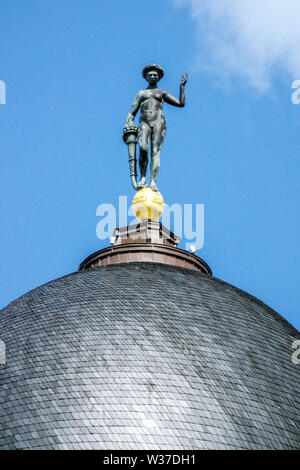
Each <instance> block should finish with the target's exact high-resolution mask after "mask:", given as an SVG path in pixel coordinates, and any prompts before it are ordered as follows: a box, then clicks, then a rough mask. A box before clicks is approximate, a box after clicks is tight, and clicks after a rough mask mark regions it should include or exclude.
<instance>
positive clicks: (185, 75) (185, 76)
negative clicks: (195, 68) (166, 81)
mask: <svg viewBox="0 0 300 470" xmlns="http://www.w3.org/2000/svg"><path fill="white" fill-rule="evenodd" d="M188 76H189V74H188V73H187V72H186V73H184V74H183V75H182V77H181V82H180V85H181V86H185V85H186V82H187V81H188Z"/></svg>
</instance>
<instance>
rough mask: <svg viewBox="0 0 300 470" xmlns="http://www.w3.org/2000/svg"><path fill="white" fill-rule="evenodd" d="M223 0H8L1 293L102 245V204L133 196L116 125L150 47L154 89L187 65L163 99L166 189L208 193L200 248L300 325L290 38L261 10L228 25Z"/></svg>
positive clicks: (166, 192) (0, 72)
mask: <svg viewBox="0 0 300 470" xmlns="http://www.w3.org/2000/svg"><path fill="white" fill-rule="evenodd" d="M225 3H226V2H225ZM233 3H234V2H233ZM281 3H282V2H281ZM287 3H288V2H287ZM214 4H215V2H214V1H212V2H209V1H206V0H204V1H203V2H201V1H200V0H199V1H192V0H191V1H188V0H187V1H179V2H178V1H177V2H175V1H171V0H170V1H169V0H153V1H152V2H140V1H137V0H132V1H130V2H124V1H122V0H113V1H112V2H102V1H99V0H89V1H88V2H84V1H83V0H52V1H51V2H49V1H48V0H27V1H26V2H24V1H22V0H4V1H2V6H1V17H0V80H4V81H5V83H6V87H7V96H6V104H5V105H0V123H1V127H0V133H1V140H0V146H1V202H0V204H1V266H0V269H1V286H0V307H3V306H5V305H6V304H7V303H9V302H10V301H12V300H13V299H15V298H17V297H18V296H20V295H22V294H23V293H25V292H27V291H28V290H30V289H33V288H35V287H37V286H39V285H40V284H42V283H45V282H47V281H50V280H52V279H55V278H57V277H59V276H62V275H65V274H68V273H70V272H73V271H75V270H76V269H77V267H78V265H79V264H80V262H81V261H82V260H83V259H84V258H85V257H86V256H87V255H89V254H90V253H92V252H93V251H96V250H98V249H100V248H103V247H104V246H106V245H107V241H106V242H104V241H101V240H99V239H98V238H97V237H96V225H97V222H98V220H99V219H98V218H97V217H96V208H97V206H98V205H99V204H101V203H111V204H114V205H117V203H118V197H119V195H127V196H128V199H129V201H131V199H132V198H133V195H134V193H133V190H132V189H131V186H130V181H129V170H128V162H127V153H126V152H127V150H126V147H125V146H124V144H123V142H122V140H121V131H122V127H123V125H124V121H125V117H126V114H127V112H128V110H129V107H130V104H131V102H132V100H133V98H134V96H135V94H136V92H137V91H138V90H139V89H141V88H143V87H145V82H144V80H143V79H142V77H141V70H142V68H143V67H144V65H146V64H148V63H153V62H154V63H158V64H160V65H162V66H163V68H164V70H165V77H164V79H163V80H162V81H161V82H160V86H161V88H164V89H166V90H168V91H170V92H171V93H172V94H175V95H177V94H178V86H179V81H180V77H181V74H182V73H183V72H185V71H188V72H190V79H189V82H188V84H187V87H186V92H187V105H186V107H185V108H183V109H178V108H173V107H170V106H168V105H165V115H166V119H167V126H168V131H167V136H166V140H165V143H164V146H163V149H162V159H161V171H160V174H159V179H158V183H159V189H160V191H161V192H162V194H163V196H164V199H165V201H166V202H167V203H169V204H173V203H176V202H178V203H181V204H184V203H193V204H196V203H202V204H205V245H204V248H203V249H202V250H200V251H199V252H197V254H198V255H199V256H200V257H202V258H203V259H204V260H205V261H206V262H207V263H208V264H209V265H210V266H211V268H212V270H213V273H214V275H215V276H216V277H219V278H221V279H223V280H225V281H227V282H229V283H231V284H233V285H235V286H238V287H240V288H241V289H244V290H246V291H247V292H249V293H251V294H253V295H255V296H257V297H258V298H260V299H261V300H263V301H264V302H265V303H267V304H268V305H270V306H271V307H272V308H274V309H275V310H276V311H278V312H279V313H281V314H282V315H283V316H284V317H285V318H287V319H288V320H289V321H290V322H291V323H292V324H293V325H295V326H296V327H298V329H299V327H300V319H299V315H298V305H299V304H300V290H299V287H298V284H299V131H300V104H299V105H295V104H293V103H292V101H291V94H292V91H293V90H292V89H291V83H292V81H293V80H296V79H300V71H299V75H297V73H298V72H297V68H296V66H294V64H296V63H297V60H296V59H297V57H296V52H295V51H294V52H293V51H292V52H291V50H290V49H291V48H289V47H288V46H289V43H286V39H285V38H286V34H283V33H284V28H283V33H282V38H283V39H282V41H283V42H284V44H282V43H280V44H278V41H279V40H278V37H277V39H276V37H275V35H274V30H273V29H272V28H273V27H272V24H269V23H270V22H271V23H272V21H273V20H272V18H270V17H269V16H268V15H267V14H265V12H260V13H261V16H258V17H257V19H256V18H254V19H253V15H252V16H251V14H250V13H249V15H248V16H246V17H244V16H243V15H242V16H240V18H241V22H240V24H241V25H242V26H243V27H238V23H236V24H235V29H234V30H230V27H229V26H228V28H227V29H226V30H224V31H221V32H220V28H219V24H220V20H222V19H223V21H222V25H226V24H227V23H226V21H227V22H228V25H232V22H230V18H231V17H230V15H233V14H234V13H236V12H232V11H231V9H229V10H226V11H225V10H223V11H221V12H218V14H216V10H215V9H213V10H210V9H209V8H210V7H211V5H212V6H214ZM203 5H205V6H206V9H205V11H204V12H203V11H202V7H203ZM283 8H285V7H284V6H283ZM239 13H241V12H239ZM276 13H278V15H277V16H276V15H275V14H274V21H275V24H274V28H275V27H276V26H277V24H276V21H279V20H278V18H280V14H279V13H280V12H279V11H277V10H276ZM222 15H223V16H222ZM264 15H265V16H264ZM234 17H235V18H239V17H238V15H236V14H235V15H234ZM245 18H246V20H247V18H252V20H251V21H252V22H251V24H250V25H248V26H249V28H246V27H245V21H246V20H245ZM266 18H267V20H266ZM289 18H290V16H288V17H287V18H285V22H286V23H288V21H289ZM263 19H264V20H266V21H267V23H268V27H269V28H268V34H267V35H266V34H265V35H263V38H261V40H260V36H259V34H257V28H255V27H254V26H255V25H256V23H255V21H257V24H258V25H262V27H263V24H264V23H263ZM236 21H237V20H236ZM240 24H239V25H240ZM279 24H281V23H280V22H279ZM288 26H289V25H287V30H289V29H290V30H291V32H292V33H293V31H294V30H293V25H292V20H291V26H290V28H289V27H288ZM224 28H225V26H224ZM241 31H242V32H243V33H241ZM245 31H246V32H247V34H246V33H245V34H246V36H244V32H245ZM221 33H222V34H221ZM248 33H249V34H248ZM226 34H227V36H226ZM251 34H253V35H252V36H251ZM272 34H273V36H272ZM296 35H297V33H295V37H296ZM280 37H281V36H280ZM293 37H294V36H292V38H291V44H293V41H292V39H293ZM224 38H225V39H224ZM226 38H227V39H226ZM255 39H256V41H257V43H255V42H254V40H255ZM222 41H223V42H222ZM264 41H266V44H265V43H264ZM272 41H273V42H272ZM274 44H275V46H276V47H277V49H276V47H275V46H274ZM297 44H299V42H298V43H297ZM254 46H255V47H254ZM273 46H274V47H273ZM285 51H286V52H285ZM288 51H289V52H288ZM247 54H248V57H249V60H247ZM255 54H256V55H255ZM288 54H290V56H289V57H286V56H287V55H288ZM229 59H230V60H229ZM293 61H294V62H293ZM245 64H248V65H249V67H248V66H247V67H245ZM182 246H183V245H182Z"/></svg>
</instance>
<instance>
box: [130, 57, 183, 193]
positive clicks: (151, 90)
mask: <svg viewBox="0 0 300 470" xmlns="http://www.w3.org/2000/svg"><path fill="white" fill-rule="evenodd" d="M142 74H143V77H144V78H145V80H147V82H148V87H147V88H146V89H144V90H140V91H139V92H138V94H137V95H136V97H135V100H134V102H133V104H132V106H131V109H130V111H129V113H128V115H127V118H126V122H125V126H124V130H123V139H124V141H125V143H126V144H127V145H128V153H129V164H130V176H131V182H132V185H133V187H134V189H140V188H144V187H145V186H147V183H146V172H147V166H148V148H149V142H151V163H150V172H151V176H150V188H151V189H152V190H153V191H158V188H157V186H156V179H157V174H158V171H159V167H160V151H161V147H162V144H163V141H164V138H165V135H166V129H167V127H166V120H165V117H164V115H163V112H162V110H163V104H164V102H165V103H168V104H171V105H172V106H178V107H180V108H182V107H183V106H184V105H185V85H186V82H187V79H188V74H187V73H185V74H184V75H183V76H182V78H181V82H180V92H179V99H177V98H175V97H174V96H172V95H171V94H170V93H168V92H167V91H165V90H160V89H159V88H158V87H157V83H158V82H159V80H160V79H161V78H162V77H163V76H164V71H163V69H162V68H161V67H160V66H159V65H156V64H151V65H147V66H146V67H144V69H143V72H142ZM138 110H140V111H141V113H140V120H139V128H137V127H136V126H135V124H134V118H135V115H136V114H137V112H138ZM137 135H138V143H139V148H140V154H139V166H140V173H141V178H140V180H139V181H138V182H137V181H136V177H137V173H136V137H137Z"/></svg>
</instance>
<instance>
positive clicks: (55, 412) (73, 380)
mask: <svg viewBox="0 0 300 470" xmlns="http://www.w3.org/2000/svg"><path fill="white" fill-rule="evenodd" d="M0 328H1V339H2V340H4V342H5V344H6V355H7V361H6V365H0V383H1V393H0V426H1V431H0V448H1V449H74V448H75V449H296V448H299V447H300V436H299V430H300V421H299V415H300V403H299V398H300V393H299V392H300V387H299V375H300V374H299V371H300V369H299V368H300V366H299V365H295V364H293V363H292V360H291V354H292V352H293V350H292V346H291V345H292V342H293V341H294V340H295V339H299V337H300V335H299V333H298V332H297V330H296V329H295V328H293V327H292V326H291V325H290V324H289V323H288V322H287V321H285V320H284V319H283V318H282V317H281V316H280V315H278V314H277V313H276V312H274V311H273V310H272V309H270V308H269V307H267V306H266V305H265V304H263V303H262V302H260V301H259V300H258V299H255V298H254V297H252V296H250V295H249V294H247V293H245V292H243V291H241V290H239V289H237V288H235V287H233V286H231V285H229V284H227V283H225V282H223V281H220V280H218V279H216V278H213V277H211V276H208V275H205V274H201V273H199V272H195V271H192V270H189V269H184V268H177V267H172V266H167V265H162V264H156V263H127V264H115V265H111V266H107V267H101V268H98V269H91V270H86V271H81V272H76V273H73V274H70V275H68V276H66V277H63V278H60V279H57V280H54V281H52V282H50V283H48V284H45V285H43V286H41V287H39V288H37V289H35V290H33V291H31V292H29V293H27V294H25V295H24V296H22V297H20V298H19V299H17V300H16V301H14V302H12V303H11V304H10V305H8V306H7V307H6V308H4V309H3V310H2V311H1V312H0Z"/></svg>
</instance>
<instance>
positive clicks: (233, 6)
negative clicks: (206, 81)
mask: <svg viewBox="0 0 300 470" xmlns="http://www.w3.org/2000/svg"><path fill="white" fill-rule="evenodd" d="M173 1H174V3H175V4H176V5H179V6H185V7H188V8H189V10H190V12H191V14H192V17H193V19H194V20H195V22H196V28H197V42H198V46H199V56H198V59H199V63H200V65H201V66H202V67H206V68H209V69H211V70H214V72H216V73H217V74H218V75H222V74H226V75H227V76H229V77H232V76H237V77H244V78H245V79H246V80H247V81H248V82H249V83H250V84H251V85H253V86H255V87H256V88H258V89H260V90H262V91H263V90H266V89H268V88H269V87H270V85H271V82H272V78H273V76H274V74H275V73H276V72H278V71H279V70H281V71H283V72H285V73H288V74H289V75H290V77H291V80H293V79H300V0H173Z"/></svg>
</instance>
